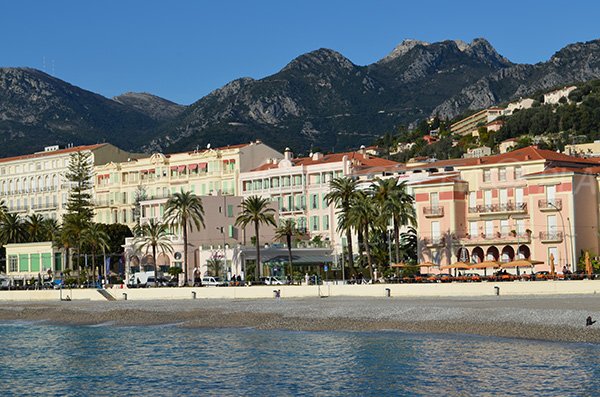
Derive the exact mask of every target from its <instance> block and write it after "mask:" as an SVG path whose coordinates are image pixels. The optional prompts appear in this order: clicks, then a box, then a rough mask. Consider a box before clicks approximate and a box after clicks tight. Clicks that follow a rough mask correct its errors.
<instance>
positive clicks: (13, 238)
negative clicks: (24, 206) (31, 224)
mask: <svg viewBox="0 0 600 397" xmlns="http://www.w3.org/2000/svg"><path fill="white" fill-rule="evenodd" d="M3 218H4V219H2V222H0V242H1V243H2V245H6V244H10V243H13V244H14V243H22V242H25V241H26V240H27V231H26V230H25V224H24V223H23V220H22V219H21V217H19V215H18V214H14V213H6V214H5V215H4V217H3Z"/></svg>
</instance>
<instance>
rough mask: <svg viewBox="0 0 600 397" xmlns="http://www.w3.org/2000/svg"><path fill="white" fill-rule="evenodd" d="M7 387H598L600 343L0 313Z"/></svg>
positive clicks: (588, 390)
mask: <svg viewBox="0 0 600 397" xmlns="http://www.w3.org/2000/svg"><path fill="white" fill-rule="evenodd" d="M0 379H1V383H0V395H2V396H26V395H43V396H48V395H49V396H63V395H66V396H98V395H102V396H184V395H190V396H197V395H214V396H263V395H264V396H271V395H277V396H293V395H306V396H314V395H318V396H337V395H352V396H354V395H356V396H402V395H406V396H432V395H443V396H468V395H478V396H492V395H499V396H505V395H514V396H523V395H528V396H535V395H539V396H549V395H555V396H567V395H582V396H591V395H599V394H600V346H598V345H594V344H574V343H558V342H541V341H529V340H517V339H498V338H488V337H474V336H468V335H436V334H411V333H403V332H395V331H380V332H329V331H328V332H296V331H284V330H274V331H273V330H271V331H264V330H255V329H193V328H182V327H180V326H178V325H170V326H135V327H133V326H132V327H119V326H114V325H111V324H102V325H101V326H57V325H48V324H45V323H30V322H4V323H0Z"/></svg>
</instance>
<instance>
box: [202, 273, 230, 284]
mask: <svg viewBox="0 0 600 397" xmlns="http://www.w3.org/2000/svg"><path fill="white" fill-rule="evenodd" d="M202 285H205V286H207V287H225V286H227V281H225V280H222V279H221V278H220V277H212V276H205V277H202Z"/></svg>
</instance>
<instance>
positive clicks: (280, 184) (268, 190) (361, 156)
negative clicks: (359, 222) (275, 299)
mask: <svg viewBox="0 0 600 397" xmlns="http://www.w3.org/2000/svg"><path fill="white" fill-rule="evenodd" d="M395 164H397V163H396V162H394V161H390V160H385V159H381V158H377V157H373V156H371V155H369V154H368V153H367V152H366V150H364V149H361V150H360V151H357V152H345V153H333V154H323V153H312V154H311V155H310V156H308V157H300V158H295V157H294V156H293V154H292V151H291V150H290V149H289V148H288V149H286V150H285V153H284V158H283V159H281V160H279V159H274V160H271V161H268V162H267V163H265V164H263V165H261V166H260V167H257V168H255V169H253V170H251V171H249V172H243V173H242V175H241V177H240V183H241V192H240V194H241V195H242V196H243V197H248V196H252V195H259V196H262V197H266V198H269V199H270V200H273V201H275V202H277V204H278V207H279V216H280V218H282V219H286V218H293V219H295V220H296V225H297V226H298V228H299V229H300V230H301V231H303V232H306V233H307V234H308V235H309V236H310V237H311V238H312V237H316V236H319V237H320V238H321V239H322V240H323V241H328V242H329V243H330V244H332V247H336V249H337V250H338V251H340V250H341V247H342V244H345V242H343V241H342V238H343V236H340V235H339V234H338V233H337V216H336V208H335V206H334V205H327V203H326V202H325V195H326V194H327V193H329V191H330V189H329V182H330V181H331V180H332V179H334V178H339V177H342V176H350V175H351V174H352V173H353V171H354V170H355V169H358V168H361V167H380V166H392V165H395ZM344 240H345V239H344Z"/></svg>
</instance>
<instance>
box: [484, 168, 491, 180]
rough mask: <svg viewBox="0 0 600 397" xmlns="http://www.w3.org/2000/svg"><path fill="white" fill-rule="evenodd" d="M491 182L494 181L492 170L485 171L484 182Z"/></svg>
mask: <svg viewBox="0 0 600 397" xmlns="http://www.w3.org/2000/svg"><path fill="white" fill-rule="evenodd" d="M491 180H492V170H490V169H489V168H488V169H485V170H483V181H484V182H489V181H491Z"/></svg>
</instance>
